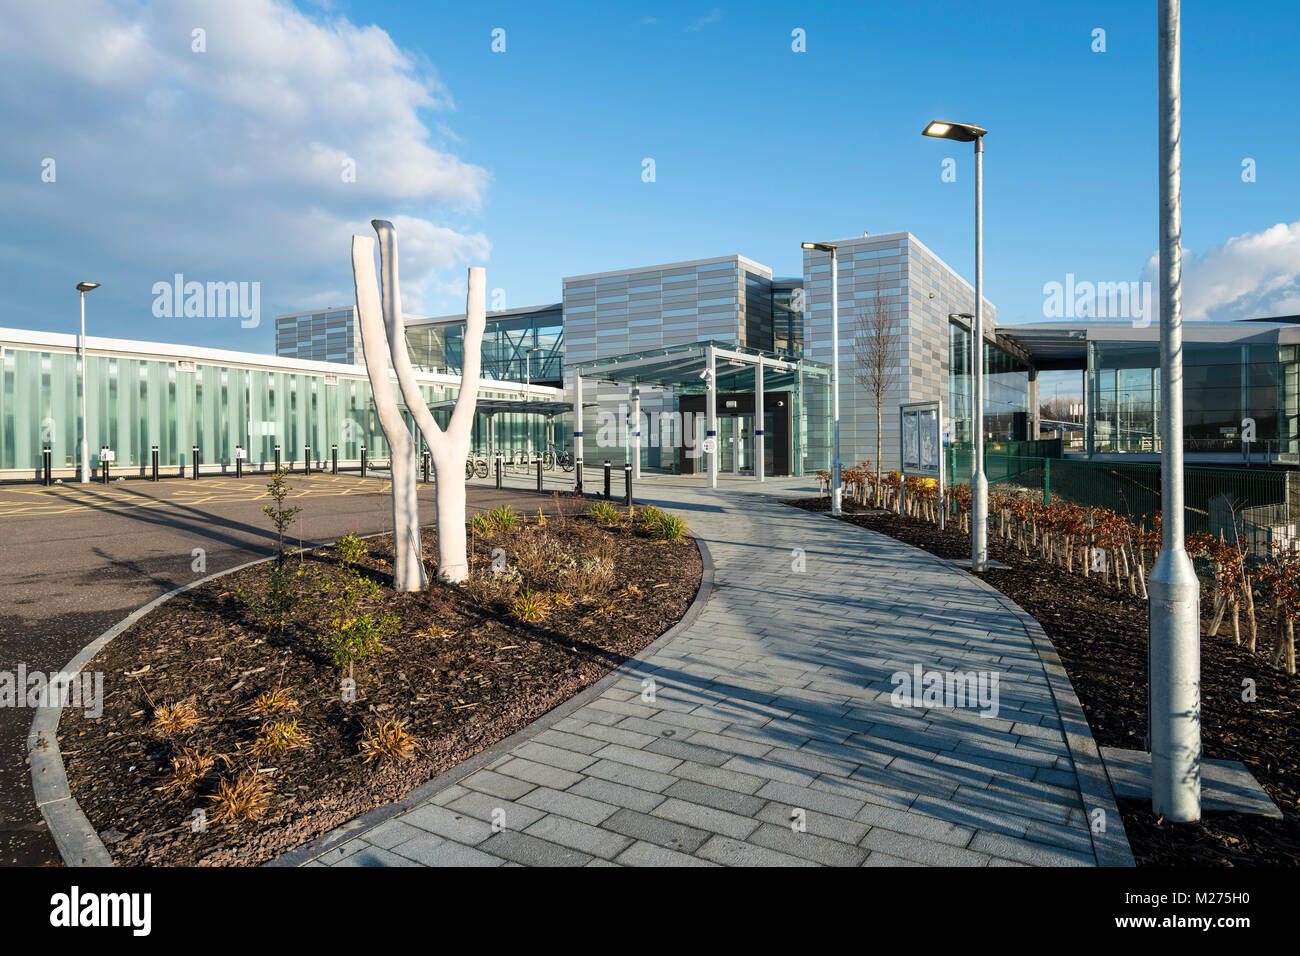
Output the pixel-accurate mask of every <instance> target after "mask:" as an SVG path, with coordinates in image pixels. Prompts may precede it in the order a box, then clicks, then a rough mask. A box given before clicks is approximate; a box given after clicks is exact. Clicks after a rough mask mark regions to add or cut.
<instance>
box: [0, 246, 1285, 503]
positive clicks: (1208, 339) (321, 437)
mask: <svg viewBox="0 0 1300 956" xmlns="http://www.w3.org/2000/svg"><path fill="white" fill-rule="evenodd" d="M823 244H825V243H823ZM829 244H830V245H834V246H835V248H836V261H837V263H838V275H837V277H836V281H837V282H838V300H839V351H840V415H841V446H842V455H841V457H842V460H843V461H844V463H845V464H846V465H851V464H854V463H858V462H865V461H869V460H871V459H872V458H873V457H874V456H875V454H876V435H875V431H876V408H875V399H874V396H873V395H872V394H871V392H870V390H869V389H868V388H867V385H866V382H865V381H864V378H863V376H862V374H861V369H862V367H863V365H864V364H865V363H864V355H863V348H864V344H865V341H866V335H865V332H866V329H867V328H868V327H869V325H870V324H871V322H872V320H873V317H879V316H884V317H887V319H888V320H889V321H890V323H891V324H892V327H893V329H894V330H895V333H896V343H895V349H894V355H893V361H892V367H893V369H894V371H895V373H896V374H895V375H894V381H893V383H892V384H891V386H890V388H889V390H888V393H887V394H886V396H885V400H884V402H883V403H882V404H883V406H884V414H883V416H882V417H883V456H882V457H883V462H882V464H883V465H884V466H885V467H890V468H893V467H897V464H898V458H899V434H898V432H899V421H898V417H899V416H898V409H899V406H900V405H903V404H905V403H912V402H922V401H935V400H938V401H942V402H943V410H944V431H945V433H946V435H947V437H948V440H949V441H950V442H951V443H953V444H957V445H963V444H969V443H970V442H971V441H972V438H973V436H972V434H971V420H972V415H971V387H970V386H971V376H970V371H971V354H972V349H971V333H970V323H969V321H968V320H967V319H966V318H964V316H965V315H967V314H969V313H971V312H973V311H974V291H973V289H972V288H971V286H970V284H969V283H967V282H966V281H965V280H964V279H963V278H962V277H961V276H960V275H959V274H958V273H957V272H956V271H955V270H953V269H952V268H951V267H950V266H949V265H947V264H946V263H945V262H944V261H943V260H942V259H940V258H939V257H938V256H936V255H935V254H934V253H933V252H932V251H931V250H929V249H928V248H927V247H926V246H925V245H924V244H923V243H922V242H921V241H920V240H918V239H917V238H916V237H915V236H913V235H911V234H910V233H906V232H899V233H891V234H887V235H880V236H868V235H862V236H856V237H851V238H848V239H841V240H833V241H832V242H831V243H829ZM830 268H831V256H830V254H829V252H826V251H819V250H816V249H813V250H806V251H805V252H804V253H803V268H802V275H799V276H789V277H780V276H776V275H774V274H773V272H772V270H771V269H770V268H768V267H767V266H765V265H762V264H761V263H758V262H755V261H754V260H752V259H748V258H746V257H744V256H741V255H727V256H720V257H715V258H708V259H696V260H691V261H686V262H676V263H668V264H663V265H652V266H642V267H635V268H628V269H620V270H613V271H607V272H599V273H590V274H584V275H575V276H570V277H568V278H565V279H562V280H561V281H560V288H559V290H558V291H559V292H560V297H559V298H560V301H558V302H553V303H548V304H543V305H539V306H535V307H528V308H515V309H508V310H502V311H494V312H489V313H488V325H487V330H486V333H485V336H484V342H483V353H482V357H483V374H484V381H483V383H482V386H481V390H480V398H482V399H484V402H485V404H484V409H483V413H482V414H480V416H479V421H478V422H477V423H476V429H475V434H474V438H473V442H474V446H475V449H476V450H477V451H479V452H480V453H486V452H487V451H488V450H489V446H491V448H492V450H494V451H499V452H504V453H506V454H510V453H512V452H515V451H522V450H523V449H524V448H525V447H527V446H528V445H530V444H531V447H532V449H533V450H534V451H537V450H540V449H543V448H545V447H547V445H548V443H550V442H552V441H553V442H555V443H556V444H558V445H560V446H562V447H567V448H571V447H572V442H573V433H574V431H576V430H580V431H581V432H582V438H581V441H582V449H581V450H582V457H583V459H584V460H585V462H586V463H587V465H588V467H589V468H591V467H593V466H599V464H600V462H602V461H604V460H609V461H611V463H613V464H614V465H616V466H618V467H620V468H621V467H622V465H623V464H624V462H625V461H634V462H635V467H636V468H638V469H646V470H651V471H662V472H676V473H686V474H691V473H697V472H700V471H702V470H704V467H705V465H704V458H703V457H702V451H703V447H704V445H705V441H704V439H705V437H706V425H705V421H704V418H705V410H706V408H707V406H708V405H709V403H710V399H712V401H713V404H714V406H715V410H716V416H717V417H716V423H715V425H714V429H713V430H714V431H715V432H716V441H717V455H718V462H717V464H718V470H719V471H720V472H721V473H724V474H725V473H734V474H754V473H755V471H756V469H755V463H756V461H755V459H756V456H757V454H758V452H759V449H760V448H761V450H762V455H763V473H764V474H767V475H782V474H789V475H802V474H812V473H814V472H815V471H817V470H819V469H824V468H828V467H829V466H830V461H831V401H830V363H831V357H832V343H831V326H832V315H831V274H830ZM985 314H986V316H987V321H986V331H985V341H984V343H983V347H982V352H983V361H984V363H985V370H986V387H985V408H984V423H985V434H984V439H985V441H986V442H1016V441H1022V440H1031V439H1034V438H1037V437H1038V436H1039V416H1038V405H1039V403H1038V394H1037V393H1038V376H1039V373H1040V372H1041V371H1049V370H1053V371H1055V370H1062V369H1069V370H1076V371H1077V372H1078V373H1079V375H1080V379H1081V381H1082V382H1084V383H1086V390H1085V397H1084V406H1085V416H1084V417H1085V421H1086V429H1085V440H1084V442H1083V444H1082V447H1080V448H1079V449H1078V454H1081V455H1084V456H1088V457H1094V458H1106V457H1113V456H1122V457H1123V458H1125V459H1126V460H1143V459H1147V460H1155V459H1157V458H1158V457H1159V454H1160V447H1159V415H1160V408H1159V398H1158V385H1159V378H1158V374H1159V373H1158V367H1159V343H1158V328H1157V327H1156V325H1154V324H1153V325H1151V326H1149V327H1147V328H1137V327H1134V326H1133V325H1131V324H1126V325H1118V324H1108V323H1101V322H1093V323H1091V324H1077V323H1076V324H1069V323H1047V324H1034V325H1016V326H1005V327H999V326H998V325H997V323H996V315H995V310H994V308H993V306H992V304H991V303H988V302H987V301H986V302H985ZM92 327H93V324H92ZM464 333H465V317H464V316H463V315H451V316H440V317H433V318H424V317H418V316H409V317H408V320H407V349H408V353H409V355H410V357H411V360H412V364H413V365H414V366H415V368H416V369H417V375H418V376H419V380H420V382H421V386H422V388H423V389H425V391H426V395H427V397H428V399H429V401H430V403H431V404H434V405H435V406H436V405H437V403H440V402H443V403H445V402H447V401H448V400H450V399H451V398H454V397H455V394H456V391H457V388H458V384H459V376H460V372H461V368H462V365H463V359H464ZM1184 341H1185V343H1186V347H1185V362H1186V375H1187V378H1186V382H1185V384H1186V389H1185V404H1186V421H1185V429H1186V438H1187V443H1188V444H1187V451H1188V457H1189V460H1191V461H1204V462H1209V461H1216V462H1227V463H1236V462H1240V461H1241V460H1242V458H1243V454H1244V452H1250V453H1253V455H1254V457H1253V459H1252V460H1253V461H1254V462H1256V463H1258V462H1261V461H1263V460H1265V459H1267V461H1269V462H1271V463H1274V464H1283V465H1296V464H1297V463H1298V460H1297V452H1298V451H1300V446H1298V444H1297V433H1298V432H1300V381H1298V378H1297V376H1298V373H1300V362H1298V360H1297V346H1300V326H1297V325H1296V324H1294V323H1290V322H1287V321H1276V322H1247V323H1242V322H1238V323H1228V324H1217V325H1216V324H1208V323H1188V324H1186V325H1185V326H1184ZM87 351H88V356H89V360H88V363H87V405H88V428H87V432H88V437H89V443H90V447H91V454H92V458H94V457H95V456H96V452H97V450H98V448H99V447H100V446H101V445H107V446H109V447H110V448H112V449H113V450H114V451H115V453H116V461H117V468H118V470H119V472H120V473H125V474H132V473H135V474H139V473H141V472H142V471H143V470H144V469H145V468H146V467H147V466H148V465H149V462H150V453H151V447H152V446H153V445H157V446H158V448H159V456H160V462H161V464H162V467H163V470H164V473H167V472H170V473H172V474H175V473H177V472H178V471H181V470H183V469H185V468H187V467H189V466H190V463H191V462H192V453H193V447H194V446H195V445H198V446H199V450H200V462H201V467H202V468H203V469H205V470H218V471H220V470H229V469H232V468H233V461H234V455H235V450H236V448H237V447H238V448H242V449H243V450H244V452H245V454H246V455H247V459H248V463H249V464H257V463H261V462H267V461H271V460H273V456H274V448H275V446H276V445H279V446H280V447H281V454H282V457H283V460H285V461H301V460H302V459H303V458H304V457H305V456H306V455H307V451H306V448H307V446H310V448H311V455H312V457H313V459H314V460H315V461H316V462H318V463H323V462H327V461H328V460H329V455H330V449H331V448H333V447H334V446H337V448H338V454H339V458H340V462H341V463H352V464H354V465H355V463H356V461H357V460H358V459H359V457H360V449H361V446H362V445H363V444H364V445H365V446H366V447H367V450H368V453H369V456H370V457H371V458H372V459H383V458H386V457H387V454H388V452H387V449H386V447H385V446H384V443H383V438H382V434H380V432H379V428H378V422H377V419H376V417H375V413H374V409H373V403H372V402H371V400H370V393H369V384H368V381H367V379H366V373H365V367H364V365H363V364H361V363H362V361H363V356H362V352H361V347H360V341H359V335H358V330H357V325H356V321H355V315H354V308H353V307H352V306H342V307H338V308H332V309H325V310H318V311H314V312H304V313H295V314H290V315H282V316H278V317H277V319H276V352H277V355H276V356H269V355H255V354H249V353H239V352H226V351H219V350H211V349H201V348H193V347H189V346H180V345H165V344H158V343H149V342H130V341H122V340H112V339H102V338H96V337H92V338H90V339H89V340H88V343H87ZM710 371H711V372H712V374H710ZM79 379H80V375H79V360H78V356H77V341H76V337H75V336H71V335H60V334H52V333H45V332H27V331H18V330H5V329H0V428H2V429H3V431H2V433H0V476H8V477H20V476H21V477H32V476H34V475H36V474H37V473H38V470H39V469H40V467H41V457H42V449H43V448H44V447H46V446H48V447H50V448H51V455H52V459H53V465H54V468H55V470H56V472H58V473H60V474H62V475H67V474H69V473H70V470H72V473H75V468H76V462H77V454H78V453H77V442H78V438H77V428H78V421H79V391H78V388H79V384H78V383H79ZM579 384H581V389H582V393H581V396H579V395H578V394H577V391H578V386H579ZM715 389H716V390H715ZM525 398H528V399H532V400H539V399H544V400H549V401H551V402H552V403H553V402H556V401H560V402H569V403H573V402H575V401H579V402H580V403H581V405H582V406H583V407H584V408H585V411H584V415H583V423H582V428H581V429H577V428H575V424H576V423H575V422H574V420H573V418H572V417H571V416H570V415H569V414H568V413H567V411H564V412H561V411H560V409H562V406H560V405H555V404H550V405H547V406H542V407H543V408H544V409H545V410H546V411H545V412H544V414H532V413H529V412H527V411H525V410H523V408H522V406H517V405H514V404H512V403H513V402H516V401H518V400H521V399H525ZM490 400H495V401H494V402H492V401H490ZM589 403H595V404H594V405H593V406H591V407H586V406H588V404H589ZM634 409H636V410H639V414H636V415H634V414H633V410H634ZM439 414H443V413H441V412H440V413H439ZM489 419H491V421H492V427H491V428H489V427H488V420H489ZM1247 420H1249V421H1247ZM1243 423H1246V424H1251V423H1253V428H1254V433H1253V436H1251V435H1250V432H1249V429H1246V430H1245V431H1244V432H1243ZM1246 437H1253V438H1254V442H1253V443H1246V444H1245V445H1243V438H1246ZM637 449H639V451H637ZM1243 449H1244V451H1243Z"/></svg>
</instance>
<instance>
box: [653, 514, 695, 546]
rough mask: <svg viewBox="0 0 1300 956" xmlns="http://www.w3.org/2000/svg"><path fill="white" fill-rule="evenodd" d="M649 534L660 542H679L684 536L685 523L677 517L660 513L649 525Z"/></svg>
mask: <svg viewBox="0 0 1300 956" xmlns="http://www.w3.org/2000/svg"><path fill="white" fill-rule="evenodd" d="M650 533H651V534H652V535H654V536H655V537H656V538H658V539H659V540H660V541H680V540H682V537H683V536H684V535H685V534H686V522H685V521H683V520H682V519H681V518H680V517H678V516H677V515H674V514H668V513H667V512H664V511H661V512H660V513H659V517H658V518H657V519H656V520H655V522H654V523H653V524H652V525H650Z"/></svg>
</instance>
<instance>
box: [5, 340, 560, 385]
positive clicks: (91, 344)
mask: <svg viewBox="0 0 1300 956" xmlns="http://www.w3.org/2000/svg"><path fill="white" fill-rule="evenodd" d="M77 338H78V336H76V335H74V334H72V333H69V332H38V331H34V330H30V329H6V328H0V351H3V350H4V348H5V347H6V346H16V347H22V348H31V349H39V350H41V351H55V352H76V351H77ZM86 349H87V351H88V352H93V353H98V354H101V355H102V354H117V355H123V356H129V357H131V358H142V359H154V360H158V361H164V362H177V361H180V362H195V363H197V364H201V365H225V366H230V367H240V368H250V369H265V370H267V371H272V372H310V373H313V374H317V375H339V376H344V377H347V378H361V379H366V378H368V373H367V371H366V367H365V366H364V365H347V364H344V363H342V362H318V361H314V360H312V359H296V358H284V357H281V356H277V355H271V354H269V353H265V352H235V351H232V350H228V349H213V348H206V347H201V346H196V345H173V344H171V343H168V342H141V341H136V340H134V339H110V338H104V337H101V336H95V335H88V336H86ZM415 378H416V380H417V381H420V382H424V383H425V384H428V385H454V386H459V385H460V376H459V375H447V374H444V373H442V372H423V371H418V370H417V371H416V372H415ZM479 387H480V388H504V389H508V390H511V391H515V390H518V389H522V388H524V387H525V386H524V383H522V382H503V381H500V380H498V379H490V378H483V379H481V380H480V383H479ZM531 389H532V390H533V391H536V392H537V393H538V394H550V393H553V392H555V391H556V389H554V388H550V387H548V386H544V385H537V384H536V383H534V384H533V385H532V386H531ZM538 390H540V391H538Z"/></svg>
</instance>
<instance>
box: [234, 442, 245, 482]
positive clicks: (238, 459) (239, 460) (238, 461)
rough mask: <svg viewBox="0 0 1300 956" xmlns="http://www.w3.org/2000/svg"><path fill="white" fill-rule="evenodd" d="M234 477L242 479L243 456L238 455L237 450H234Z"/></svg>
mask: <svg viewBox="0 0 1300 956" xmlns="http://www.w3.org/2000/svg"><path fill="white" fill-rule="evenodd" d="M235 477H236V478H243V477H244V456H243V455H241V454H240V453H239V449H238V448H236V449H235Z"/></svg>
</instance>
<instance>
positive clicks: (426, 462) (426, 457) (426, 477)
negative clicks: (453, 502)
mask: <svg viewBox="0 0 1300 956" xmlns="http://www.w3.org/2000/svg"><path fill="white" fill-rule="evenodd" d="M423 457H424V483H425V484H426V485H427V484H428V483H429V453H428V452H427V451H426V452H425V453H424V456H423Z"/></svg>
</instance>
